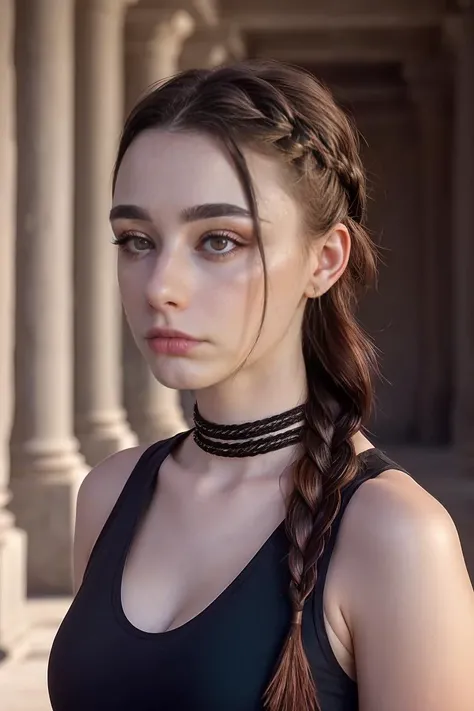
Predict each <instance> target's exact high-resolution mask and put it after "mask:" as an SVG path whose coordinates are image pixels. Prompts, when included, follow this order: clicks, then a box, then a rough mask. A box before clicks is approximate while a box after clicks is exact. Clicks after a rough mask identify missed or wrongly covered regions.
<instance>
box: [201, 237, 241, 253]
mask: <svg viewBox="0 0 474 711" xmlns="http://www.w3.org/2000/svg"><path fill="white" fill-rule="evenodd" d="M239 246H240V245H239V242H238V241H237V240H236V239H233V238H232V237H230V236H229V235H227V234H220V233H215V234H210V235H207V236H206V237H205V238H204V239H203V241H202V246H201V249H202V250H203V251H204V252H207V254H209V255H215V256H218V255H222V256H223V255H226V254H230V253H231V252H234V251H235V250H236V249H237V248H238V247H239Z"/></svg>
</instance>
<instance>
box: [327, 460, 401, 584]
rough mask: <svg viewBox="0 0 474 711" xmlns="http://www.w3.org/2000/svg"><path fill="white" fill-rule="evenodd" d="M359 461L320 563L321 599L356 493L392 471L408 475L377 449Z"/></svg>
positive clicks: (343, 495) (342, 498) (345, 489)
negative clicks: (343, 523)
mask: <svg viewBox="0 0 474 711" xmlns="http://www.w3.org/2000/svg"><path fill="white" fill-rule="evenodd" d="M358 460H359V470H358V472H357V475H356V476H355V477H354V479H353V480H352V481H351V482H350V483H349V484H348V485H347V486H346V487H345V488H344V489H343V491H342V494H341V507H340V509H339V512H338V514H337V516H336V518H335V520H334V522H333V524H332V527H331V532H330V535H329V539H328V541H327V543H326V547H325V549H324V552H323V555H322V556H321V558H320V560H319V562H318V576H317V581H316V587H315V593H316V594H317V595H318V594H319V595H320V596H321V597H322V593H323V590H324V584H325V580H326V575H327V572H328V569H329V563H330V562H331V557H332V554H333V552H334V548H335V545H336V541H337V536H338V533H339V529H340V527H341V522H342V519H343V516H344V513H345V511H346V508H347V506H348V504H349V502H350V501H351V499H352V497H353V496H354V494H355V493H356V491H357V490H358V489H359V487H360V486H362V484H364V483H365V482H366V481H368V480H369V479H375V478H376V477H377V476H379V475H380V474H382V473H383V472H386V471H388V470H390V469H396V470H397V471H402V472H405V473H407V471H406V470H405V469H403V467H400V466H399V465H398V464H396V463H395V462H394V461H393V460H392V459H390V457H388V456H387V455H386V454H385V452H382V451H381V450H380V449H377V448H372V449H367V450H366V451H365V452H362V453H361V454H359V456H358Z"/></svg>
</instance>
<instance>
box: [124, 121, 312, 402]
mask: <svg viewBox="0 0 474 711" xmlns="http://www.w3.org/2000/svg"><path fill="white" fill-rule="evenodd" d="M245 156H246V159H247V162H248V166H249V170H250V173H251V175H252V179H253V184H254V186H255V190H256V194H257V202H258V210H259V216H260V220H261V223H260V224H261V232H262V238H263V245H264V251H265V258H266V268H267V278H268V301H267V308H266V316H265V321H264V325H263V329H262V331H261V334H260V336H259V338H258V340H257V342H256V345H255V347H254V348H253V350H252V347H253V346H254V344H255V341H256V339H257V336H258V332H259V327H260V323H261V317H262V309H263V302H264V276H263V267H262V261H261V257H260V254H259V250H258V246H257V241H256V238H255V234H254V228H253V224H252V219H251V216H250V214H249V212H248V206H247V202H246V199H245V195H244V191H243V189H242V186H241V185H240V182H239V179H238V177H237V175H236V171H235V168H234V167H233V165H232V163H231V160H230V159H229V158H228V157H227V155H226V154H225V152H224V151H223V150H222V149H221V148H220V147H219V144H218V143H217V142H215V141H214V140H213V139H212V138H210V137H207V136H205V135H201V134H198V133H179V132H174V133H173V132H170V131H165V130H157V129H153V130H148V131H146V132H144V133H142V134H140V135H139V136H138V137H137V138H136V139H135V140H134V142H133V143H132V145H131V146H130V147H129V149H128V150H127V152H126V154H125V156H124V159H123V162H122V164H121V166H120V170H119V172H118V177H117V183H116V189H115V194H114V200H113V208H112V212H111V222H112V227H113V231H114V234H115V237H116V239H117V240H119V241H120V242H121V243H122V244H121V246H120V247H119V256H118V277H119V285H120V291H121V296H122V301H123V305H124V309H125V313H126V316H127V319H128V322H129V325H130V328H131V331H132V333H133V336H134V338H135V341H136V343H137V345H138V347H139V349H140V350H141V352H142V353H143V355H144V357H145V359H146V360H147V362H148V363H149V365H150V367H151V369H152V371H153V373H154V375H155V377H156V378H157V379H158V380H159V381H160V382H161V383H163V384H164V385H166V386H168V387H171V388H176V389H191V390H197V389H200V388H204V387H210V386H212V385H216V384H218V383H221V382H223V381H225V380H227V379H229V378H230V377H232V376H233V374H234V373H235V372H236V371H237V370H238V369H239V367H240V366H242V364H243V367H242V369H241V371H239V372H243V371H244V370H248V369H254V370H255V372H256V374H257V377H258V374H259V373H260V374H262V375H263V374H265V371H266V364H267V366H268V362H269V359H271V358H273V359H274V358H275V357H276V356H277V354H278V352H279V351H281V353H282V354H283V353H285V352H287V353H291V354H292V355H294V353H295V349H296V350H299V349H300V334H301V322H302V315H303V311H304V305H305V302H306V297H307V295H310V294H311V291H312V289H313V286H312V273H313V271H314V264H312V263H311V261H312V260H311V259H309V258H308V250H307V249H305V240H304V236H303V235H302V234H301V232H302V229H301V214H300V209H299V207H298V205H297V203H296V202H295V200H294V199H293V198H292V197H290V194H289V191H287V190H286V189H285V181H284V179H283V175H282V170H281V168H280V166H279V165H278V163H277V161H275V160H274V159H272V158H270V157H265V156H263V155H261V154H259V153H256V152H253V151H250V150H247V151H245ZM169 330H170V331H178V332H180V333H182V334H185V335H184V336H183V337H181V338H172V337H170V335H171V336H173V333H171V334H169V333H167V331H169ZM185 336H188V338H186V337H185ZM249 353H250V357H248V359H247V356H248V354H249ZM246 359H247V360H246Z"/></svg>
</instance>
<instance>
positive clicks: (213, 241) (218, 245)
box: [209, 236, 229, 252]
mask: <svg viewBox="0 0 474 711" xmlns="http://www.w3.org/2000/svg"><path fill="white" fill-rule="evenodd" d="M228 244H229V240H228V239H227V237H220V236H219V237H211V238H210V239H209V245H210V246H211V247H212V249H215V250H216V252H224V251H225V248H226V247H227V245H228Z"/></svg>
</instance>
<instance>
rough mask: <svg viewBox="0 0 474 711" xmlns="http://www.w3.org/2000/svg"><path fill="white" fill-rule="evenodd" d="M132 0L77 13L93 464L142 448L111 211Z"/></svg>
mask: <svg viewBox="0 0 474 711" xmlns="http://www.w3.org/2000/svg"><path fill="white" fill-rule="evenodd" d="M127 4H128V0H79V1H78V2H77V5H76V7H77V11H76V27H75V29H76V116H75V120H76V152H75V174H76V182H75V257H74V267H75V299H76V309H75V310H76V314H75V326H76V329H75V330H76V333H75V363H76V366H75V376H76V377H75V385H76V387H75V410H76V434H77V436H78V438H79V441H80V443H81V450H82V453H83V454H84V456H85V458H86V460H87V462H88V463H89V464H91V465H95V464H97V463H98V462H99V461H101V460H102V459H104V458H105V457H107V456H108V455H109V454H112V453H113V452H116V451H118V450H120V449H125V448H126V447H131V446H133V445H134V444H136V438H135V436H134V435H133V434H132V432H131V431H130V429H129V427H128V425H127V422H126V419H125V411H124V410H123V408H122V354H121V327H122V312H121V308H120V300H119V294H118V286H117V276H116V253H115V249H114V247H113V246H112V245H111V243H110V242H111V236H112V233H111V229H110V225H109V220H108V213H109V209H110V204H111V190H112V186H111V175H112V169H113V164H114V160H115V153H116V150H117V146H118V141H119V137H120V131H121V128H122V107H123V95H122V94H123V51H124V42H123V36H124V14H125V7H126V5H127Z"/></svg>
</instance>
